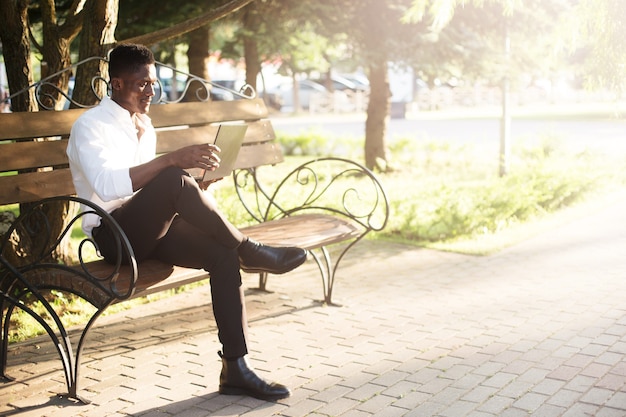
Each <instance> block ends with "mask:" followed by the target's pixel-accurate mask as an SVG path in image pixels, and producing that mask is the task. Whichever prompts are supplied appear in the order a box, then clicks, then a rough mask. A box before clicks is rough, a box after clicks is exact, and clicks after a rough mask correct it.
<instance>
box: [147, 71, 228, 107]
mask: <svg viewBox="0 0 626 417" xmlns="http://www.w3.org/2000/svg"><path fill="white" fill-rule="evenodd" d="M161 84H162V86H163V94H164V95H165V98H166V100H176V99H178V97H180V96H181V94H182V93H183V91H184V89H185V87H186V85H187V77H185V76H184V75H177V76H176V92H175V91H174V89H173V86H172V84H173V83H172V79H171V78H163V79H161ZM209 87H210V88H211V89H210V94H211V100H215V101H231V100H234V99H235V95H234V94H233V93H232V92H230V91H228V90H226V89H224V88H220V87H217V86H214V85H211V86H209ZM192 88H193V86H192ZM155 93H156V96H157V97H156V99H158V97H159V92H158V91H156V92H155ZM203 93H204V91H202V92H200V93H199V94H200V95H202V94H203ZM186 94H187V95H189V94H195V92H193V91H191V89H188V90H187V93H186Z"/></svg>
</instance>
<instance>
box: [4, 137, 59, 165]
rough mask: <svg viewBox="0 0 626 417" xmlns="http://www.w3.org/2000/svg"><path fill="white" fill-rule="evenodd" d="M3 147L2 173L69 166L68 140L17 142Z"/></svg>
mask: <svg viewBox="0 0 626 417" xmlns="http://www.w3.org/2000/svg"><path fill="white" fill-rule="evenodd" d="M0 146H2V148H0V149H2V152H1V153H0V171H3V172H5V171H17V170H22V169H29V168H40V167H44V166H53V165H67V163H68V162H67V155H66V154H65V148H67V139H61V140H50V141H42V142H32V141H30V142H15V143H8V144H4V145H0Z"/></svg>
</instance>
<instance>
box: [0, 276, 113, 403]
mask: <svg viewBox="0 0 626 417" xmlns="http://www.w3.org/2000/svg"><path fill="white" fill-rule="evenodd" d="M27 294H32V295H33V296H34V297H36V298H37V300H38V301H39V302H40V303H41V304H42V305H43V306H44V307H45V309H46V312H47V313H48V314H49V315H50V317H51V319H52V320H53V321H54V324H55V327H56V331H55V330H54V329H53V328H52V327H51V326H50V324H49V323H48V322H46V321H45V320H44V319H43V318H42V317H41V316H40V315H38V314H37V313H36V312H35V311H33V310H32V309H31V308H29V307H28V306H27V305H26V304H24V303H22V302H21V301H20V300H21V299H23V298H24V296H25V295H27ZM0 296H1V298H2V300H1V303H0V307H4V308H6V313H3V316H2V317H1V320H0V323H2V330H1V336H0V337H1V340H0V342H1V346H0V371H1V373H0V376H2V377H3V378H5V379H7V380H12V379H11V378H10V377H8V376H7V375H6V366H7V352H8V343H9V342H8V336H9V322H10V318H11V315H12V314H13V310H14V308H16V307H17V308H20V309H22V310H23V311H25V312H26V313H28V314H29V315H30V316H31V317H32V318H34V319H35V320H36V321H37V322H38V323H39V324H40V325H41V326H42V327H43V328H44V330H45V331H46V333H48V336H49V337H50V339H51V340H52V343H53V344H54V346H55V348H56V350H57V353H58V354H59V357H60V359H61V363H62V365H63V371H64V374H65V382H66V384H67V390H68V393H67V394H66V395H62V397H67V398H70V399H74V400H78V401H80V402H82V403H84V404H89V402H90V401H89V400H87V399H85V398H83V397H81V396H80V395H78V373H79V368H80V357H81V352H82V348H83V343H84V340H85V336H86V335H87V332H88V331H89V329H90V328H91V326H92V324H93V323H94V321H95V320H96V318H98V317H99V316H100V314H101V313H102V311H103V309H100V310H98V311H97V312H96V313H94V315H93V316H92V317H91V319H90V320H89V323H88V324H87V325H86V326H85V328H84V329H83V331H82V334H81V336H80V341H79V343H78V349H77V350H76V352H75V353H74V350H73V348H72V341H71V339H70V337H69V335H68V333H67V330H66V328H65V326H64V325H63V322H62V321H61V319H60V317H59V315H58V314H57V313H56V311H55V310H54V309H53V308H52V306H51V305H50V303H49V302H48V301H47V300H46V298H45V297H43V295H42V294H41V292H39V291H38V290H37V289H32V288H31V289H24V290H22V291H21V292H20V293H19V294H15V295H9V294H7V293H4V292H0Z"/></svg>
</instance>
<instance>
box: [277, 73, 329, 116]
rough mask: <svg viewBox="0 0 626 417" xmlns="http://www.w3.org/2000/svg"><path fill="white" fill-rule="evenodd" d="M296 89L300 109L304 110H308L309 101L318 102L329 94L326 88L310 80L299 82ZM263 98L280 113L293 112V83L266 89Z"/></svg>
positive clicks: (289, 82) (284, 83)
mask: <svg viewBox="0 0 626 417" xmlns="http://www.w3.org/2000/svg"><path fill="white" fill-rule="evenodd" d="M298 87H299V89H298V98H299V100H300V107H302V109H304V110H309V108H310V106H311V99H313V100H314V101H315V100H320V99H323V98H324V97H326V96H328V95H329V94H330V93H329V91H328V90H327V89H326V87H324V86H323V85H321V84H318V83H316V82H313V81H310V80H299V81H298ZM265 97H266V100H267V101H268V103H269V105H271V106H272V107H274V108H276V109H279V110H281V111H293V110H294V108H293V107H294V102H293V101H294V91H293V82H291V81H287V82H283V83H281V84H278V85H277V86H275V87H274V88H271V89H268V90H267V92H266V94H265Z"/></svg>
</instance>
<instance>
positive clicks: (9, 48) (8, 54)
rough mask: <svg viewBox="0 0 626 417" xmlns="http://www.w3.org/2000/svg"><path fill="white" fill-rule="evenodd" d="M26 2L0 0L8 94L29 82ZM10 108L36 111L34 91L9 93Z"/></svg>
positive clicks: (27, 2) (1, 32)
mask: <svg viewBox="0 0 626 417" xmlns="http://www.w3.org/2000/svg"><path fill="white" fill-rule="evenodd" d="M29 4H30V1H29V0H18V1H15V0H0V22H2V24H1V25H0V41H2V54H3V55H4V62H5V63H6V72H7V80H8V83H9V93H10V94H15V93H17V92H18V91H21V90H22V89H24V88H26V87H28V86H29V85H31V84H32V83H33V69H32V66H31V64H30V41H29V39H28V6H29ZM11 110H12V111H14V112H19V111H37V101H36V100H35V92H34V91H28V93H24V94H20V95H19V96H16V97H13V98H12V99H11Z"/></svg>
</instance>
